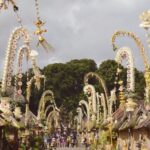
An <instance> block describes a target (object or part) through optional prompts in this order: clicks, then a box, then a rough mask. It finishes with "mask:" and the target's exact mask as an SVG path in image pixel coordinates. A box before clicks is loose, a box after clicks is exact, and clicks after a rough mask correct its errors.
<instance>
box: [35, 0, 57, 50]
mask: <svg viewBox="0 0 150 150" xmlns="http://www.w3.org/2000/svg"><path fill="white" fill-rule="evenodd" d="M35 8H36V17H37V20H36V22H35V26H36V31H35V32H34V34H35V35H37V37H38V44H37V46H40V45H41V46H42V47H43V48H44V49H45V50H46V51H47V52H49V51H53V50H54V49H53V47H52V46H51V45H50V44H49V43H48V42H47V40H46V39H45V38H44V36H43V34H44V33H46V32H47V30H46V29H43V26H44V25H45V22H43V21H42V20H41V18H40V12H39V2H38V0H35Z"/></svg>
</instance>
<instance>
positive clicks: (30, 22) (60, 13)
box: [0, 0, 150, 72]
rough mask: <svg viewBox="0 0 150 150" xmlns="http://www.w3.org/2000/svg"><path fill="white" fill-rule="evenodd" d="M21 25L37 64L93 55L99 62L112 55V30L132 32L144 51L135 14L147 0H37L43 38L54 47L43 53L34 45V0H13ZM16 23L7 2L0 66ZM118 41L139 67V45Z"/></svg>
mask: <svg viewBox="0 0 150 150" xmlns="http://www.w3.org/2000/svg"><path fill="white" fill-rule="evenodd" d="M16 1H17V4H18V6H19V15H20V16H21V18H22V20H23V25H24V27H26V28H27V29H28V30H29V31H30V36H31V48H32V49H35V50H37V51H38V52H39V56H38V65H39V66H40V67H41V68H42V67H44V66H46V65H47V64H51V63H57V62H58V63H59V62H62V63H64V62H67V61H70V60H71V59H82V58H88V59H93V60H95V62H96V63H97V64H98V65H99V64H100V63H101V62H102V61H104V60H107V59H114V58H115V55H116V52H114V51H113V50H112V45H111V36H112V34H113V33H114V31H116V30H127V31H132V32H134V33H135V34H136V35H137V36H138V37H140V39H141V40H142V42H143V44H144V46H145V49H146V53H147V55H148V56H149V57H150V52H149V50H148V47H147V43H146V37H145V31H144V29H142V28H140V27H139V24H140V20H139V15H140V14H141V13H142V12H143V11H145V10H148V9H149V6H150V1H149V0H39V4H40V15H41V18H42V19H43V21H46V25H45V28H46V29H47V30H48V32H47V33H45V35H44V36H45V38H46V39H47V41H48V42H49V43H50V44H51V45H52V46H53V47H54V48H55V51H54V52H53V53H46V52H45V51H44V50H43V48H41V47H38V48H37V47H36V43H37V39H36V36H35V35H34V34H33V32H34V31H35V26H34V21H35V20H36V12H35V7H34V0H16ZM17 26H19V24H18V23H17V20H16V16H15V14H14V13H13V10H12V8H11V6H10V7H9V10H5V11H1V12H0V35H1V38H0V70H1V72H2V70H3V66H4V58H5V53H6V48H7V43H8V42H7V41H8V39H9V35H10V33H11V32H12V30H13V29H14V28H15V27H17ZM117 43H118V45H119V46H120V47H121V46H128V47H131V48H132V50H133V55H134V60H135V67H137V68H138V69H140V70H143V61H142V57H141V55H140V51H139V49H138V48H137V47H136V45H135V43H134V42H133V41H132V40H129V39H127V38H121V39H118V40H117Z"/></svg>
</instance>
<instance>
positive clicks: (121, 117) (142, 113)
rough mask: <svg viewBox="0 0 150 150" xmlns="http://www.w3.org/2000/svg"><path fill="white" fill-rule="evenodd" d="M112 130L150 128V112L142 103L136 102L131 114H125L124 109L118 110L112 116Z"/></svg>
mask: <svg viewBox="0 0 150 150" xmlns="http://www.w3.org/2000/svg"><path fill="white" fill-rule="evenodd" d="M112 120H113V128H112V129H113V130H114V131H123V130H126V129H128V128H132V129H139V128H143V127H144V128H150V112H149V110H147V107H146V106H144V104H143V101H138V102H137V107H136V108H135V110H134V111H133V112H127V111H126V109H125V108H123V107H122V108H118V109H117V110H116V111H115V112H114V113H113V115H112Z"/></svg>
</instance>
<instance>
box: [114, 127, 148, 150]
mask: <svg viewBox="0 0 150 150" xmlns="http://www.w3.org/2000/svg"><path fill="white" fill-rule="evenodd" d="M141 141H142V148H147V150H150V130H148V129H145V128H142V129H138V130H131V132H130V133H129V130H125V131H120V132H119V134H118V139H117V145H118V147H119V145H120V150H126V149H127V148H128V147H129V146H130V147H131V150H139V149H138V147H137V143H139V142H141Z"/></svg>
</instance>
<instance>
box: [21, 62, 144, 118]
mask: <svg viewBox="0 0 150 150" xmlns="http://www.w3.org/2000/svg"><path fill="white" fill-rule="evenodd" d="M117 68H118V64H117V63H116V62H115V61H114V60H106V61H103V62H102V63H101V64H100V66H99V68H97V66H96V63H95V62H94V61H93V60H90V59H81V60H71V61H70V62H67V63H65V64H63V63H56V64H50V65H47V66H45V67H44V68H43V69H42V70H41V71H42V74H44V75H45V76H46V83H45V89H48V90H52V91H53V92H54V96H55V100H56V104H57V105H58V107H63V110H65V113H64V114H63V116H65V117H67V113H68V112H70V111H72V112H73V114H75V113H76V108H77V106H78V103H79V101H80V100H81V99H85V98H86V97H85V95H84V94H83V86H84V82H83V79H84V76H85V74H86V73H88V72H97V73H98V74H99V75H100V76H101V77H102V78H103V79H104V81H105V83H106V86H107V88H108V92H110V90H112V89H113V88H114V81H115V77H116V71H117ZM119 68H121V69H122V72H121V73H120V74H119V80H123V81H124V85H125V86H126V68H124V67H123V66H121V65H119ZM29 74H30V77H31V76H33V71H32V70H30V71H29ZM135 76H136V77H135V89H136V93H137V95H139V96H141V97H143V96H144V95H143V93H144V87H145V82H144V76H143V73H142V72H139V71H138V70H137V69H135ZM25 83H26V75H25V74H24V76H23V92H24V93H23V94H24V95H25V94H26V92H25V91H26V90H25V89H26V84H25ZM89 83H91V84H93V85H95V87H96V90H98V91H100V92H103V90H102V87H100V85H99V83H98V82H97V81H96V80H95V79H90V81H89ZM43 89H44V85H43V84H42V88H41V90H40V91H38V90H37V89H36V88H35V86H34V84H33V85H32V90H31V92H32V93H31V102H30V108H31V110H32V111H33V112H34V113H35V114H36V113H37V109H38V104H39V100H40V98H41V95H42V92H43ZM65 117H64V118H65ZM66 119H67V118H66Z"/></svg>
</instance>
